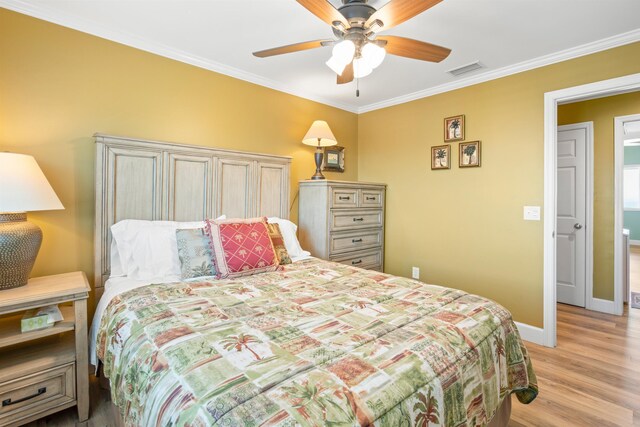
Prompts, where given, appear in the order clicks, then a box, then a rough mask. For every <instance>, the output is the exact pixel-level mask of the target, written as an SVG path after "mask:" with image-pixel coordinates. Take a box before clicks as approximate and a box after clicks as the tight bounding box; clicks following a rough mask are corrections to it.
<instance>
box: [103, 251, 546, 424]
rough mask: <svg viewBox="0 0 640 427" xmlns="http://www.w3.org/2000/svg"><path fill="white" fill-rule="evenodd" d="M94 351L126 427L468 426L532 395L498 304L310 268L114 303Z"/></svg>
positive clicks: (338, 267)
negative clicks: (508, 401) (512, 398)
mask: <svg viewBox="0 0 640 427" xmlns="http://www.w3.org/2000/svg"><path fill="white" fill-rule="evenodd" d="M98 355H99V357H100V359H101V360H102V361H103V364H104V373H105V375H106V376H107V377H108V378H109V379H110V382H111V395H112V399H113V402H114V403H115V404H116V405H117V406H118V407H119V408H120V411H121V413H122V416H123V420H124V422H125V424H126V425H128V426H152V425H154V426H203V427H204V426H212V425H220V426H294V425H295V426H322V425H326V426H354V425H356V426H357V425H361V426H364V425H375V426H404V425H406V426H409V425H417V426H439V425H443V426H476V425H483V424H486V423H488V421H489V420H490V419H491V417H492V416H493V414H494V413H495V411H496V409H497V408H498V407H499V406H500V404H501V402H502V400H503V398H504V397H505V396H506V395H508V394H510V393H515V394H516V395H517V397H518V399H519V400H520V401H521V402H523V403H528V402H531V401H532V400H533V399H535V397H536V395H537V392H538V388H537V384H536V377H535V374H534V372H533V369H532V366H531V362H530V360H529V357H528V354H527V351H526V349H525V347H524V345H523V343H522V341H521V339H520V336H519V334H518V331H517V329H516V326H515V325H514V323H513V321H512V319H511V314H510V313H509V312H508V311H507V310H506V309H505V308H503V307H501V306H500V305H498V304H496V303H495V302H493V301H490V300H488V299H485V298H481V297H478V296H475V295H471V294H468V293H465V292H462V291H460V290H455V289H450V288H445V287H440V286H434V285H427V284H424V283H421V282H418V281H415V280H411V279H406V278H402V277H396V276H391V275H388V274H383V273H379V272H376V271H369V270H363V269H359V268H353V267H349V266H346V265H342V264H337V263H333V262H328V261H321V260H317V259H311V260H308V261H304V262H300V263H294V264H290V265H286V266H282V267H281V268H280V269H279V270H278V271H276V272H271V273H262V274H257V275H253V276H249V277H243V278H239V279H234V280H218V281H216V280H211V281H201V282H182V283H167V284H155V285H149V286H145V287H142V288H137V289H134V290H131V291H128V292H126V293H123V294H120V295H119V296H117V297H116V298H114V299H113V300H112V301H111V303H110V304H109V306H108V308H107V310H106V312H105V315H104V316H103V318H102V321H101V326H100V330H99V334H98Z"/></svg>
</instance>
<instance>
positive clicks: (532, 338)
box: [514, 322, 544, 345]
mask: <svg viewBox="0 0 640 427" xmlns="http://www.w3.org/2000/svg"><path fill="white" fill-rule="evenodd" d="M514 323H515V324H516V326H517V327H518V332H520V337H521V338H522V339H523V340H525V341H529V342H532V343H534V344H539V345H544V329H542V328H538V327H537V326H531V325H527V324H526V323H520V322H514Z"/></svg>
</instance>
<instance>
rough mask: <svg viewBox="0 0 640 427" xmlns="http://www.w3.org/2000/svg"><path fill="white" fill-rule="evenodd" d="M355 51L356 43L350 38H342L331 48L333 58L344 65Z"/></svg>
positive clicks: (349, 60)
mask: <svg viewBox="0 0 640 427" xmlns="http://www.w3.org/2000/svg"><path fill="white" fill-rule="evenodd" d="M355 53H356V45H355V44H354V43H353V42H352V41H351V40H343V41H341V42H340V43H337V44H336V45H335V46H334V47H333V50H332V54H333V58H335V59H336V61H338V62H339V63H342V64H344V65H345V66H346V65H347V64H348V63H349V62H351V60H352V59H353V55H355ZM343 68H344V67H343Z"/></svg>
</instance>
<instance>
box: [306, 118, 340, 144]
mask: <svg viewBox="0 0 640 427" xmlns="http://www.w3.org/2000/svg"><path fill="white" fill-rule="evenodd" d="M302 143H303V144H306V145H313V146H314V147H329V146H331V145H336V144H337V143H338V141H336V137H335V136H333V132H331V128H329V125H328V124H327V122H325V121H324V120H316V121H315V122H313V124H312V125H311V127H310V128H309V131H308V132H307V134H306V135H305V136H304V138H303V139H302Z"/></svg>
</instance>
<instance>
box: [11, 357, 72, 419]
mask: <svg viewBox="0 0 640 427" xmlns="http://www.w3.org/2000/svg"><path fill="white" fill-rule="evenodd" d="M75 398H76V388H75V363H69V364H67V365H62V366H57V367H55V368H50V369H47V370H45V371H41V372H37V373H35V374H31V375H29V376H24V377H20V378H18V379H15V380H13V381H7V382H5V383H3V384H0V405H1V406H0V425H4V424H5V423H18V422H19V421H20V420H21V419H24V418H29V417H33V416H34V415H37V414H38V413H41V412H48V411H50V410H51V409H53V408H56V407H58V406H62V405H66V406H69V404H70V403H73V402H75Z"/></svg>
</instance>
